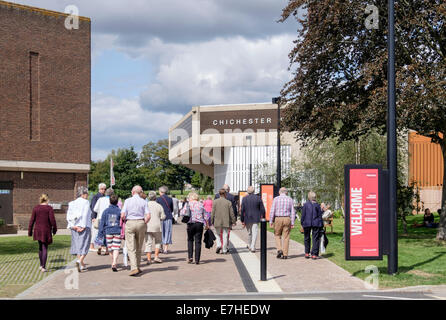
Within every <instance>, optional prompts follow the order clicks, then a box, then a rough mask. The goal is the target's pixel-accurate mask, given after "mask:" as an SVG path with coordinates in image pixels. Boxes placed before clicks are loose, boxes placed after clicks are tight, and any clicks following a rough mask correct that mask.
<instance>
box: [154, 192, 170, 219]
mask: <svg viewBox="0 0 446 320" xmlns="http://www.w3.org/2000/svg"><path fill="white" fill-rule="evenodd" d="M156 202H158V203H159V204H160V205H161V206H162V207H163V209H164V213H165V214H166V220H167V219H171V220H172V219H173V215H172V212H173V201H172V198H171V197H169V196H166V195H165V194H164V195H162V196H161V197H159V198H157V199H156Z"/></svg>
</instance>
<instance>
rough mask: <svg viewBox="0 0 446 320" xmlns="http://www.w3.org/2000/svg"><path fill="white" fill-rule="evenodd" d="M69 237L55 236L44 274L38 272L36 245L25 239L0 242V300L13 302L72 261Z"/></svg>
mask: <svg viewBox="0 0 446 320" xmlns="http://www.w3.org/2000/svg"><path fill="white" fill-rule="evenodd" d="M70 245H71V236H64V235H60V236H58V235H56V236H54V238H53V243H52V244H51V245H50V246H49V249H48V260H47V270H48V271H49V272H46V273H42V272H40V271H39V265H40V263H39V245H38V243H37V241H33V240H32V238H30V237H26V236H19V237H1V238H0V298H13V297H15V296H16V295H17V294H19V293H20V292H22V291H24V290H26V289H28V288H29V287H31V286H32V285H34V284H36V283H37V282H39V281H41V280H43V279H44V278H46V277H48V276H49V275H51V274H52V273H53V272H54V271H56V270H59V269H61V268H62V267H64V266H65V265H66V264H68V263H69V262H70V261H71V260H72V259H73V258H72V256H71V255H70Z"/></svg>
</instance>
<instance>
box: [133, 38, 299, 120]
mask: <svg viewBox="0 0 446 320" xmlns="http://www.w3.org/2000/svg"><path fill="white" fill-rule="evenodd" d="M292 41H293V37H292V36H290V35H280V36H273V37H268V38H266V39H259V40H249V39H245V38H243V37H235V38H230V39H223V38H219V39H215V40H212V41H209V42H203V43H198V44H197V43H192V44H166V43H163V42H161V41H160V40H154V41H151V43H150V45H149V46H148V47H146V48H144V49H142V48H140V49H137V50H135V51H132V54H133V55H146V56H147V57H148V58H149V57H151V58H152V59H155V58H156V57H157V56H158V57H159V65H158V70H157V74H156V78H155V79H156V80H155V81H154V82H153V83H151V84H150V85H149V88H148V90H146V91H145V92H143V93H142V94H141V104H142V106H143V107H144V108H147V109H150V110H164V111H166V112H180V113H185V112H187V111H188V109H189V108H190V107H191V106H192V105H204V104H227V103H249V102H268V101H270V100H271V97H273V96H277V95H278V94H279V92H280V90H281V89H282V87H283V85H284V84H285V82H287V81H288V80H289V79H290V77H291V73H290V72H289V71H288V70H287V68H288V64H289V63H288V53H289V52H290V50H291V48H292V46H293V43H292ZM127 50H128V48H127Z"/></svg>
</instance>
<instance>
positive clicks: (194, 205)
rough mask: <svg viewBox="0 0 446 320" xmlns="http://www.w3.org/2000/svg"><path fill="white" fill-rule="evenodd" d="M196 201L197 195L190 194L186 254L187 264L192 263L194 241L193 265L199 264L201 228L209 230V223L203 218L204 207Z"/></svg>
mask: <svg viewBox="0 0 446 320" xmlns="http://www.w3.org/2000/svg"><path fill="white" fill-rule="evenodd" d="M198 199H199V198H198V194H197V193H195V192H191V193H190V194H189V204H188V206H189V209H190V219H189V222H188V223H187V252H188V263H192V262H193V252H194V241H195V264H199V263H200V256H201V241H202V238H203V227H205V229H206V230H207V229H209V223H208V222H207V220H206V217H205V211H204V207H203V205H202V204H201V203H200V202H199V201H198ZM186 210H187V209H186Z"/></svg>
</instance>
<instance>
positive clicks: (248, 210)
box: [240, 194, 265, 223]
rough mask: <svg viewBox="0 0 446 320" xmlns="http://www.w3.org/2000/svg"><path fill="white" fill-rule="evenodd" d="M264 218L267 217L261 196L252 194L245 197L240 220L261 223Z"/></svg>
mask: <svg viewBox="0 0 446 320" xmlns="http://www.w3.org/2000/svg"><path fill="white" fill-rule="evenodd" d="M262 218H265V206H264V205H263V201H262V199H261V198H260V196H258V195H255V194H250V195H247V196H246V197H244V198H243V200H242V210H241V214H240V221H241V222H242V223H259V222H260V220H261V219H262Z"/></svg>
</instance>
